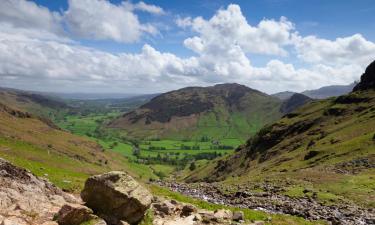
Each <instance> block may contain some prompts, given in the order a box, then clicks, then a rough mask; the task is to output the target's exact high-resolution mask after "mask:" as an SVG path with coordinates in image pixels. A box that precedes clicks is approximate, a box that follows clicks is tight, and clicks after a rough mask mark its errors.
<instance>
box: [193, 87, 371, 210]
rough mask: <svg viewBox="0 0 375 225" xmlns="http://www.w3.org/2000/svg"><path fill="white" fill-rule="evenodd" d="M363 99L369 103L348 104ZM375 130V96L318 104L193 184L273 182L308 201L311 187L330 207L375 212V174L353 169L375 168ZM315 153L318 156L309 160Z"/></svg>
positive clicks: (285, 120) (207, 170)
mask: <svg viewBox="0 0 375 225" xmlns="http://www.w3.org/2000/svg"><path fill="white" fill-rule="evenodd" d="M358 98H367V99H368V101H361V102H359V103H345V99H346V100H350V99H354V100H355V99H358ZM342 99H344V100H342ZM374 127H375V91H366V92H362V93H351V94H349V95H347V96H344V97H342V98H341V101H340V100H339V101H337V100H335V99H329V100H322V101H316V102H313V103H310V104H308V105H306V106H304V107H302V108H301V109H299V110H297V112H295V113H294V115H292V116H289V118H288V117H283V118H282V119H281V120H279V121H278V122H276V123H275V124H273V125H272V126H268V127H266V128H263V129H262V131H261V132H260V133H259V135H258V136H257V137H255V138H253V139H250V140H249V141H248V143H247V144H246V145H245V146H243V147H242V149H241V150H240V151H239V152H237V153H236V154H234V155H233V156H230V157H227V159H225V160H224V161H222V162H221V163H218V162H213V163H211V164H209V165H208V166H206V167H205V168H203V169H200V170H198V172H196V173H194V174H191V175H190V176H189V177H188V180H190V181H194V180H202V179H204V180H224V183H227V184H233V183H244V184H247V185H249V186H251V183H252V182H264V181H265V180H268V181H271V182H273V183H275V184H278V185H282V186H284V187H286V192H285V194H287V195H291V196H303V195H304V194H303V192H302V191H303V190H304V188H305V187H309V188H310V189H312V190H314V191H316V192H317V193H318V198H319V200H321V202H322V203H325V204H331V203H332V202H344V201H352V202H356V203H358V204H360V205H363V206H367V207H374V202H375V199H374V197H373V196H375V191H374V190H375V177H374V174H375V169H374V168H361V166H359V165H357V166H354V165H353V162H355V161H353V160H357V159H361V160H369V164H370V167H371V165H374V161H375V133H374ZM292 130H294V132H291V131H292ZM272 142H273V143H274V145H272V144H270V143H272ZM267 145H268V146H267ZM311 151H316V154H317V155H316V156H314V157H312V158H310V159H305V156H306V155H307V154H308V153H309V152H311ZM234 162H236V163H234ZM345 162H349V164H348V165H347V166H346V167H345V166H342V163H345ZM362 167H363V166H362ZM340 171H344V172H340Z"/></svg>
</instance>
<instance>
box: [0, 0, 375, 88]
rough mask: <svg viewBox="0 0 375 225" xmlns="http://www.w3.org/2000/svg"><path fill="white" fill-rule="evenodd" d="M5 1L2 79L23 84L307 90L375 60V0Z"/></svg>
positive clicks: (0, 20)
mask: <svg viewBox="0 0 375 225" xmlns="http://www.w3.org/2000/svg"><path fill="white" fill-rule="evenodd" d="M0 6H1V7H0V56H1V57H2V61H3V62H2V63H0V82H2V84H3V85H4V86H10V87H16V88H23V89H31V90H39V91H54V90H56V91H63V92H93V91H94V92H95V91H98V92H124V93H125V92H126V93H129V92H136V93H152V92H160V91H167V90H171V89H176V88H180V87H184V86H191V85H204V86H207V85H212V84H216V83H223V82H238V83H242V84H245V85H248V86H251V87H252V88H255V89H259V90H261V91H264V92H267V93H274V92H278V91H284V90H292V91H302V90H305V89H314V88H318V87H321V86H325V85H332V84H347V83H350V82H353V81H355V80H358V79H359V76H360V75H361V73H362V71H363V70H364V69H365V67H366V65H367V64H368V63H369V62H371V61H372V60H374V59H375V51H374V50H375V23H373V22H374V21H375V1H372V0H359V1H358V0H357V1H354V0H353V1H349V0H344V1H342V0H341V1H339V0H330V1H326V0H310V1H301V0H262V1H261V0H251V1H224V0H217V1H209V0H203V1H202V0H201V1H197V0H191V1H167V0H161V1H151V0H145V1H135V0H133V1H122V0H116V1H115V0H110V1H108V0H70V1H64V0H54V1H49V0H35V1H26V0H7V1H2V2H0ZM25 46H27V47H25ZM5 49H11V50H13V51H15V52H16V54H17V55H18V57H15V56H14V55H15V54H10V52H9V51H5ZM29 50H30V51H29ZM2 51H3V52H2ZM21 59H23V60H21Z"/></svg>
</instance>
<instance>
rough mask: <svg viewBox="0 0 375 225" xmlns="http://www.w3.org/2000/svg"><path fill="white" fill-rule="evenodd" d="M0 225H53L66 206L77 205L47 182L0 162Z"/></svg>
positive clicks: (74, 200) (3, 161)
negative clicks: (60, 210) (69, 204)
mask: <svg viewBox="0 0 375 225" xmlns="http://www.w3.org/2000/svg"><path fill="white" fill-rule="evenodd" d="M0 184H1V185H0V224H18V225H23V224H33V225H34V224H35V225H40V224H53V223H54V222H52V220H53V217H54V214H55V213H56V212H58V211H59V209H60V208H61V206H63V205H64V204H66V203H78V202H79V200H78V199H77V198H75V197H74V196H72V195H70V194H67V193H65V192H63V191H62V190H61V189H59V188H57V187H56V186H54V185H53V184H51V183H50V182H48V181H47V180H43V179H40V178H38V177H36V176H34V175H33V174H32V173H31V172H29V171H27V170H25V169H22V168H19V167H16V166H14V165H12V164H11V163H9V162H8V161H6V160H3V159H1V158H0Z"/></svg>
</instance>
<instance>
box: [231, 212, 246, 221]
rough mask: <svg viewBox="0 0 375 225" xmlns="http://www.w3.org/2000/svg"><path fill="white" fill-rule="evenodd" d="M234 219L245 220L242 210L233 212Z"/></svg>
mask: <svg viewBox="0 0 375 225" xmlns="http://www.w3.org/2000/svg"><path fill="white" fill-rule="evenodd" d="M232 219H233V220H234V221H242V220H245V215H244V213H243V212H242V211H235V212H234V213H233V218H232Z"/></svg>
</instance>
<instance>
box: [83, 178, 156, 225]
mask: <svg viewBox="0 0 375 225" xmlns="http://www.w3.org/2000/svg"><path fill="white" fill-rule="evenodd" d="M81 197H82V199H83V201H85V202H86V205H87V206H88V207H90V208H91V209H93V210H94V211H95V212H96V213H99V214H103V215H106V216H107V217H111V218H115V219H117V220H123V221H127V222H128V223H130V224H134V223H137V222H139V221H140V220H141V219H142V218H143V216H144V214H145V212H146V210H147V209H148V208H149V207H150V205H151V201H152V195H151V194H150V192H149V191H148V190H147V189H145V188H144V187H142V186H141V185H140V184H139V183H138V182H137V181H135V180H134V179H133V178H132V177H131V176H129V175H128V174H127V173H124V172H120V171H112V172H109V173H106V174H102V175H97V176H92V177H90V178H88V179H87V181H86V183H85V187H84V189H83V191H82V193H81Z"/></svg>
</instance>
